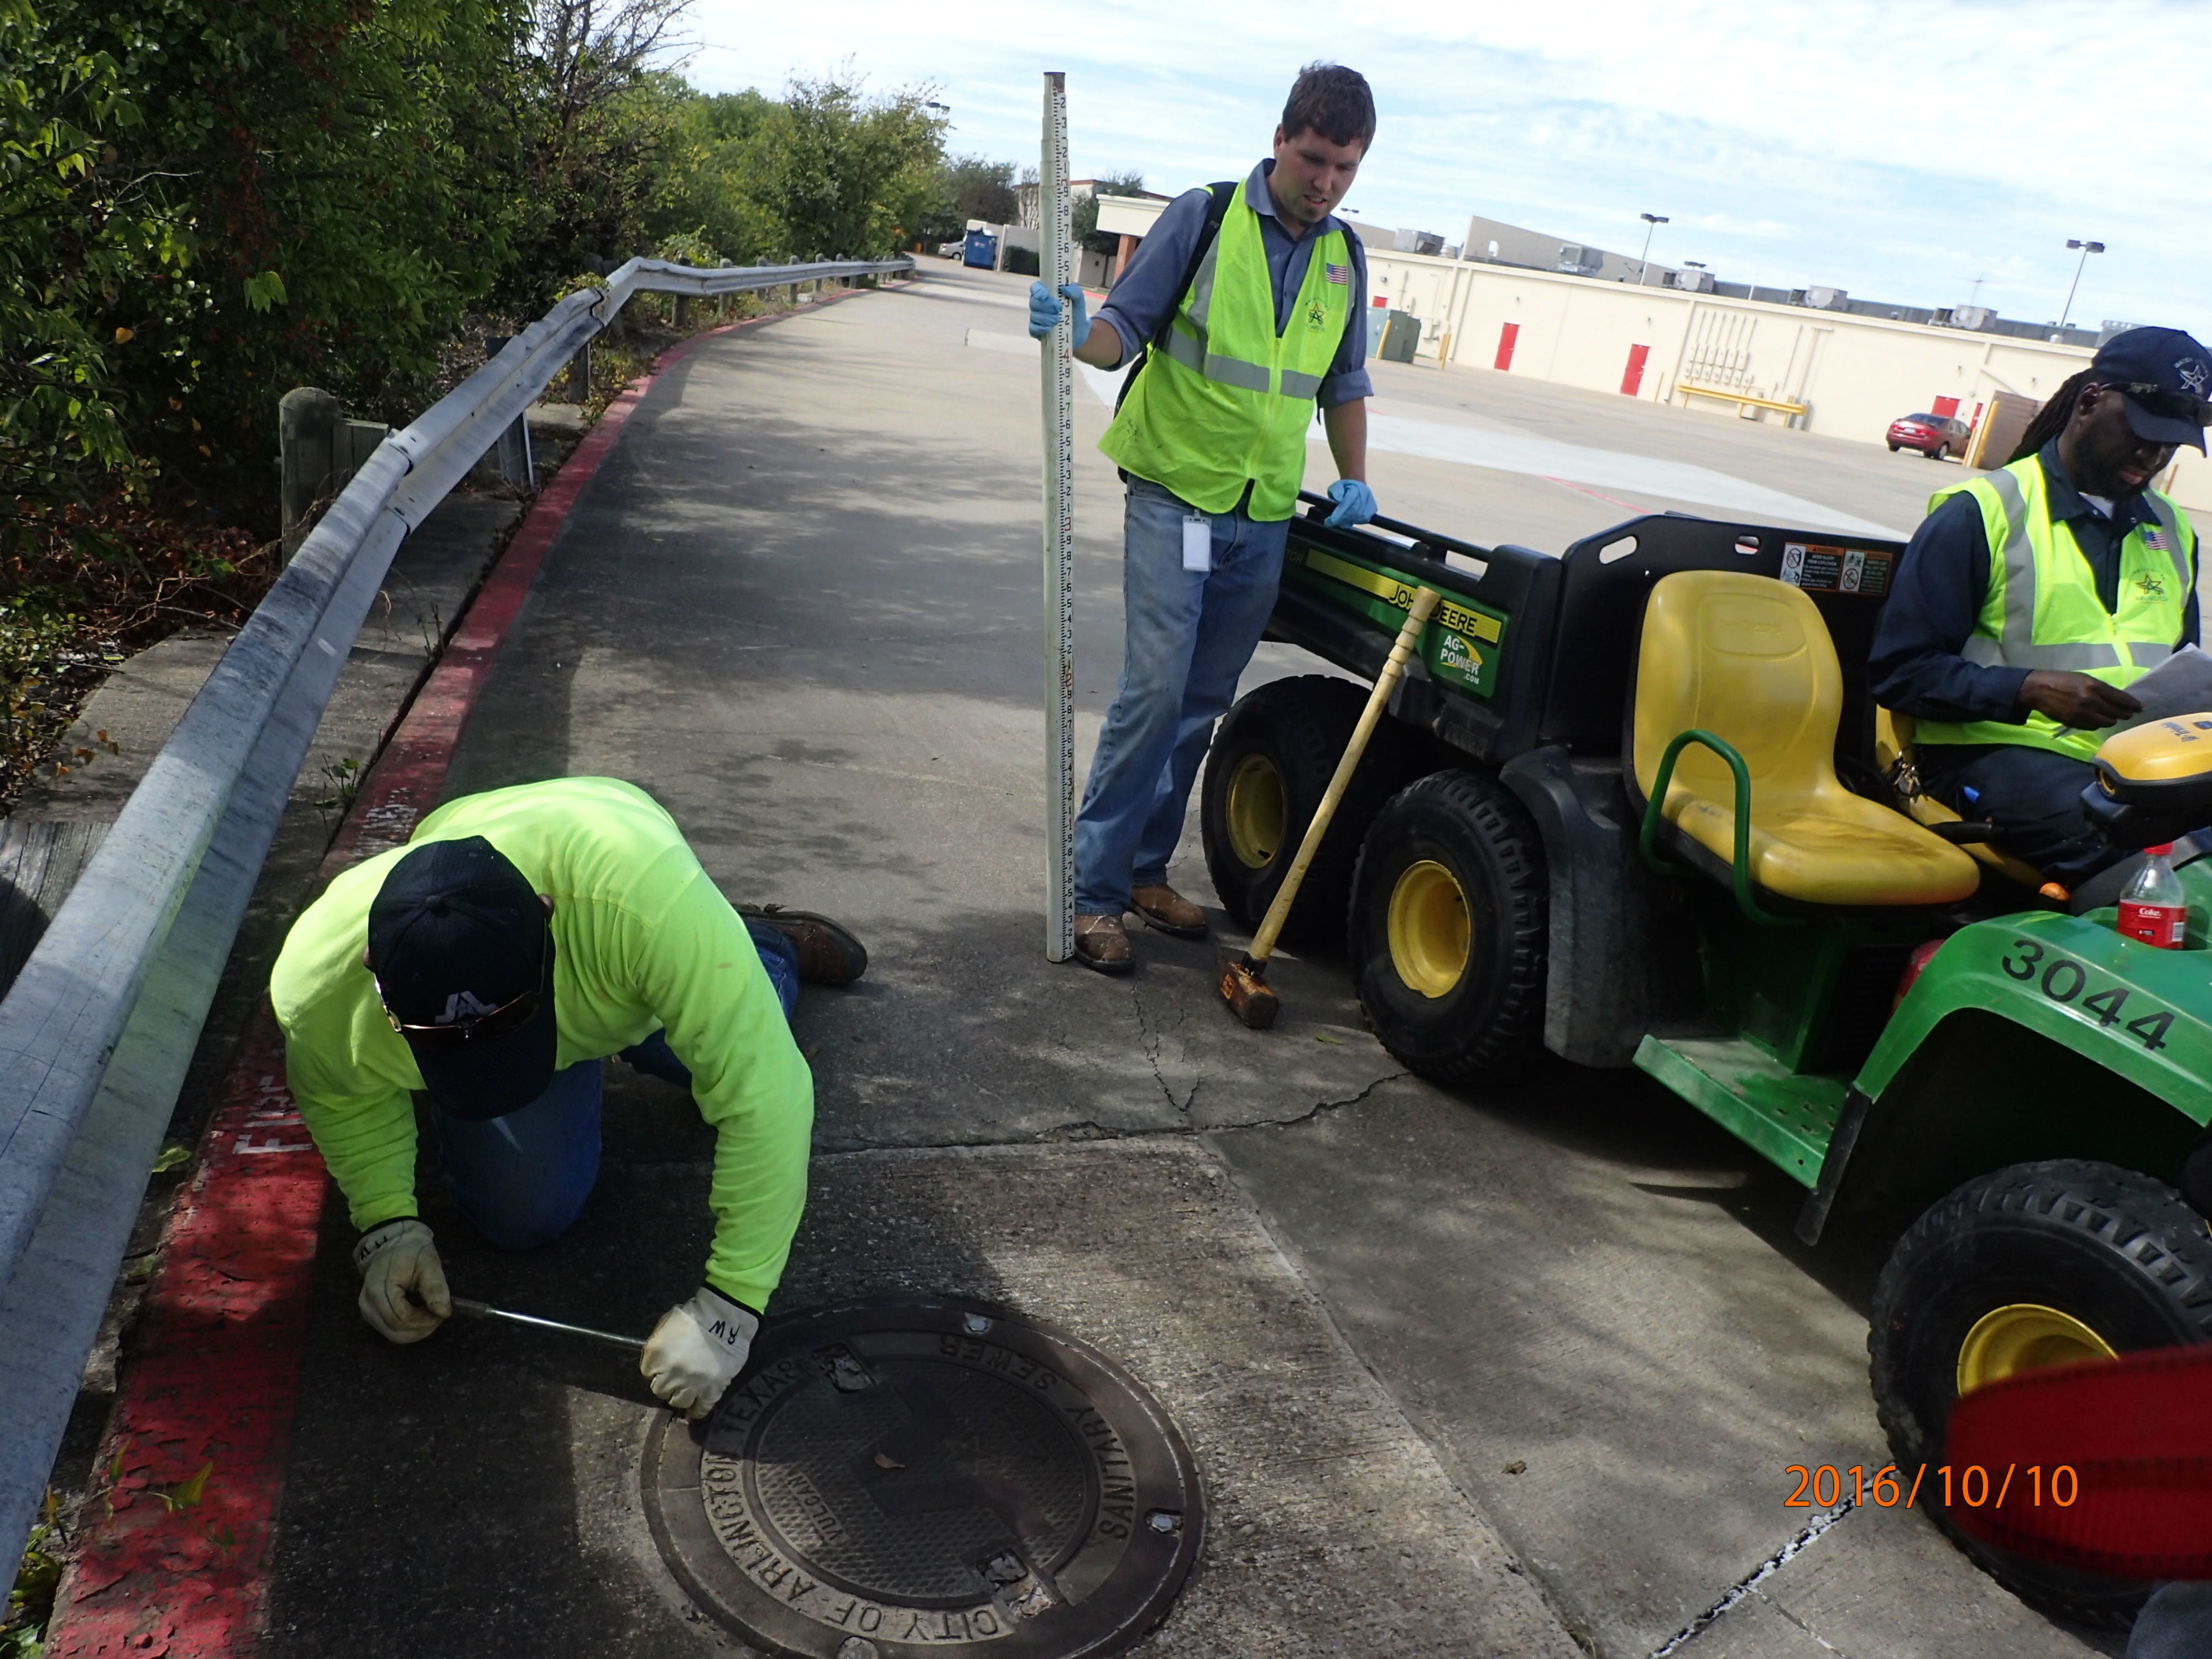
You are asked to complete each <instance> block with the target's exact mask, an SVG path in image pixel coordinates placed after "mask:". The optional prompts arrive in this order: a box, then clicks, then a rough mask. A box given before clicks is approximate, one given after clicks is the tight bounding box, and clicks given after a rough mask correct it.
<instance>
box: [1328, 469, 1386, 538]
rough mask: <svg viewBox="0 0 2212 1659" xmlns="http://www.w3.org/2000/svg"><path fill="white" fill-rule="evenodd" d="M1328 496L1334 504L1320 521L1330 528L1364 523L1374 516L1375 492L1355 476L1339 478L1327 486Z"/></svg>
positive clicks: (1341, 527)
mask: <svg viewBox="0 0 2212 1659" xmlns="http://www.w3.org/2000/svg"><path fill="white" fill-rule="evenodd" d="M1328 498H1329V500H1331V501H1334V502H1335V503H1336V506H1335V507H1334V510H1333V511H1332V512H1331V513H1329V515H1328V517H1327V518H1326V519H1323V520H1322V523H1323V524H1325V525H1327V526H1328V527H1329V528H1330V529H1331V530H1343V529H1346V528H1347V527H1348V526H1352V525H1355V524H1365V523H1366V522H1367V521H1368V520H1370V519H1371V518H1373V517H1374V516H1375V492H1374V491H1373V490H1371V489H1369V488H1368V487H1367V486H1366V485H1365V484H1364V483H1360V482H1359V480H1358V479H1357V478H1339V479H1338V480H1337V481H1336V482H1335V483H1333V484H1331V485H1330V486H1329V487H1328Z"/></svg>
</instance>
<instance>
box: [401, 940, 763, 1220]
mask: <svg viewBox="0 0 2212 1659" xmlns="http://www.w3.org/2000/svg"><path fill="white" fill-rule="evenodd" d="M745 930H746V932H748V933H750V934H751V935H752V939H753V945H754V948H755V949H757V951H759V952H760V959H761V966H762V967H763V968H765V969H768V976H769V983H770V984H772V985H774V986H775V994H776V1000H778V1001H780V1002H781V1003H782V1004H783V1013H784V1018H787V1019H788V1018H791V1011H792V1010H793V1008H794V1007H795V1006H798V1002H799V947H798V946H797V945H793V943H792V942H791V941H790V940H789V939H786V938H785V937H784V936H783V935H782V934H781V933H778V932H777V931H776V930H775V928H773V927H769V926H768V925H767V924H766V923H764V922H757V921H751V920H750V919H748V920H747V921H746V922H745ZM617 1058H618V1059H620V1060H623V1061H625V1062H627V1063H628V1064H629V1066H630V1067H631V1069H633V1070H635V1071H640V1072H642V1073H645V1074H646V1075H647V1077H657V1078H659V1079H661V1080H662V1081H663V1082H665V1083H673V1084H674V1085H676V1086H677V1087H678V1088H679V1089H688V1088H690V1086H691V1073H690V1072H689V1071H687V1070H685V1069H684V1062H683V1061H682V1060H678V1059H677V1058H676V1053H675V1051H674V1050H673V1049H671V1048H670V1047H669V1046H668V1034H667V1033H666V1032H665V1031H655V1032H654V1033H653V1035H652V1036H649V1037H647V1038H646V1040H645V1041H644V1042H641V1043H639V1044H638V1045H637V1046H636V1047H635V1048H625V1049H623V1051H622V1053H621V1054H619V1055H617ZM438 1139H439V1161H440V1162H441V1164H442V1165H443V1166H444V1169H445V1173H446V1191H447V1194H448V1195H449V1196H450V1197H451V1198H452V1199H453V1202H454V1203H455V1204H456V1205H458V1206H459V1208H460V1212H461V1213H462V1214H463V1215H465V1216H466V1217H468V1218H469V1219H470V1221H471V1222H472V1223H474V1224H475V1225H476V1229H477V1231H478V1232H480V1233H482V1234H483V1236H484V1237H486V1238H488V1239H489V1240H490V1241H491V1242H492V1243H495V1244H496V1245H498V1246H499V1247H500V1248H501V1249H506V1250H528V1249H536V1248H537V1247H538V1245H540V1244H544V1243H550V1242H551V1241H552V1240H553V1239H556V1238H557V1237H560V1236H561V1235H562V1233H564V1232H566V1231H568V1227H569V1225H570V1224H571V1223H573V1222H574V1220H575V1218H577V1217H578V1216H579V1215H580V1214H582V1213H583V1209H584V1200H586V1199H587V1198H589V1197H590V1196H591V1195H592V1187H593V1186H595V1185H596V1184H597V1183H598V1182H599V1061H598V1060H578V1061H577V1062H576V1063H575V1064H574V1066H564V1067H562V1069H561V1070H560V1071H558V1072H556V1073H554V1074H553V1081H552V1082H551V1083H550V1085H547V1086H546V1090H545V1092H544V1094H542V1095H540V1096H538V1098H537V1099H535V1100H533V1101H532V1102H531V1103H530V1104H528V1105H527V1106H525V1107H522V1108H520V1109H517V1110H515V1111H512V1112H509V1113H508V1114H507V1115H506V1116H505V1117H492V1118H473V1119H472V1118H462V1117H455V1116H454V1115H453V1114H451V1113H450V1112H442V1111H441V1112H440V1113H439V1114H438Z"/></svg>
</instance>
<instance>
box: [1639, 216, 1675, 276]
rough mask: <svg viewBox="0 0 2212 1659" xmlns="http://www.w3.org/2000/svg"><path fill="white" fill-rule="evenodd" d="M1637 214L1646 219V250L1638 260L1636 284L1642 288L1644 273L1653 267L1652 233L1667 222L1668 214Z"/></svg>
mask: <svg viewBox="0 0 2212 1659" xmlns="http://www.w3.org/2000/svg"><path fill="white" fill-rule="evenodd" d="M1637 217H1638V218H1639V219H1641V220H1643V221H1644V252H1643V256H1642V257H1641V258H1638V260H1637V262H1636V286H1637V287H1638V288H1642V287H1643V286H1644V272H1645V271H1647V270H1650V267H1651V233H1652V232H1653V231H1655V230H1656V229H1658V228H1659V227H1660V226H1662V225H1663V224H1665V223H1666V222H1667V216H1666V215H1665V214H1663V213H1639V214H1638V215H1637Z"/></svg>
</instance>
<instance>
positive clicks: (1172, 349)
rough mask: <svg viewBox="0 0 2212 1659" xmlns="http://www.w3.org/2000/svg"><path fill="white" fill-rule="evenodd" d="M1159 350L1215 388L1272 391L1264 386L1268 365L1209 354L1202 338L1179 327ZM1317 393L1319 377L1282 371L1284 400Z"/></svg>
mask: <svg viewBox="0 0 2212 1659" xmlns="http://www.w3.org/2000/svg"><path fill="white" fill-rule="evenodd" d="M1160 349H1162V350H1164V351H1165V352H1166V353H1167V354H1168V356H1170V357H1172V358H1174V359H1175V360H1176V362H1179V363H1181V364H1182V366H1183V367H1184V368H1187V369H1189V370H1190V371H1192V372H1193V373H1194V374H1203V375H1204V376H1205V377H1206V379H1207V380H1212V381H1214V382H1216V383H1217V384H1218V385H1221V386H1236V387H1237V388H1238V389H1240V390H1242V391H1245V392H1266V391H1268V390H1270V389H1271V388H1270V387H1269V386H1268V385H1267V364H1265V363H1248V362H1245V361H1244V360H1243V358H1242V357H1225V356H1222V355H1221V354H1220V353H1219V352H1218V351H1209V350H1207V349H1206V342H1205V340H1204V339H1203V338H1202V337H1196V336H1194V335H1191V334H1189V333H1188V332H1186V331H1184V330H1183V329H1182V328H1181V327H1180V326H1177V327H1173V328H1170V329H1169V330H1168V337H1167V338H1166V340H1165V341H1164V342H1163V343H1162V344H1161V347H1160ZM1320 391H1321V377H1320V376H1319V375H1317V374H1294V373H1292V372H1291V370H1289V369H1287V368H1286V369H1285V370H1284V371H1283V392H1282V395H1283V396H1284V397H1285V398H1312V397H1314V396H1316V394H1317V393H1318V392H1320Z"/></svg>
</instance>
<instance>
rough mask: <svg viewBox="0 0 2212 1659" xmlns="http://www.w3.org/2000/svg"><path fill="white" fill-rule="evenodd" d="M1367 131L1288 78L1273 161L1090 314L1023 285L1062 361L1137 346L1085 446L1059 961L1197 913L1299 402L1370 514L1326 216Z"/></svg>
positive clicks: (1346, 330)
mask: <svg viewBox="0 0 2212 1659" xmlns="http://www.w3.org/2000/svg"><path fill="white" fill-rule="evenodd" d="M1374 137H1375V100H1374V98H1373V96H1372V95H1371V94H1370V93H1369V91H1368V88H1367V82H1366V81H1365V80H1364V78H1362V77H1361V76H1358V75H1357V74H1355V73H1354V72H1353V71H1352V70H1348V69H1345V68H1342V67H1340V65H1337V64H1309V65H1308V66H1307V67H1306V68H1305V69H1304V70H1302V71H1300V73H1299V75H1298V78H1297V83H1296V84H1295V85H1294V86H1292V87H1291V95H1290V100H1289V101H1288V102H1287V103H1285V105H1284V106H1283V120H1282V125H1280V126H1279V127H1277V128H1276V129H1275V153H1274V155H1273V159H1272V160H1269V161H1262V162H1261V163H1260V165H1259V166H1258V167H1255V168H1253V169H1252V172H1251V173H1250V175H1249V177H1247V178H1246V179H1245V180H1244V181H1243V183H1242V184H1240V185H1235V186H1234V187H1233V189H1232V188H1231V186H1228V185H1215V186H1213V187H1212V189H1211V190H1194V191H1187V192H1185V193H1184V194H1183V195H1182V196H1180V197H1177V198H1176V200H1175V201H1174V202H1172V203H1170V204H1169V205H1168V207H1167V209H1166V210H1165V211H1164V212H1163V213H1162V214H1161V215H1160V218H1159V222H1158V225H1157V226H1156V227H1155V228H1153V230H1152V234H1150V235H1149V236H1147V237H1146V238H1145V240H1144V245H1143V246H1142V247H1141V248H1139V250H1138V252H1137V255H1136V257H1135V258H1133V259H1132V260H1131V261H1130V264H1129V267H1128V269H1127V270H1126V271H1125V272H1124V273H1123V274H1122V276H1121V280H1120V281H1119V282H1118V283H1115V288H1114V295H1113V298H1112V299H1110V300H1109V301H1107V302H1106V303H1105V304H1104V305H1103V306H1102V307H1100V308H1099V313H1098V318H1097V322H1098V323H1099V324H1100V325H1103V326H1094V325H1092V323H1091V320H1090V319H1087V318H1086V317H1085V314H1084V302H1083V290H1082V289H1079V288H1078V287H1076V286H1074V285H1073V284H1070V285H1068V286H1067V287H1065V288H1063V289H1060V297H1055V296H1054V295H1053V294H1051V293H1050V292H1049V291H1048V289H1046V288H1045V286H1044V284H1043V283H1035V284H1033V285H1032V286H1031V288H1030V333H1031V334H1033V335H1035V336H1036V337H1038V338H1040V339H1042V337H1044V336H1045V335H1046V334H1048V333H1049V332H1050V331H1051V330H1052V328H1053V325H1054V324H1055V323H1057V322H1058V321H1059V320H1060V314H1061V309H1062V307H1061V303H1060V301H1061V298H1065V299H1066V301H1067V303H1068V305H1069V306H1071V307H1073V311H1074V327H1073V338H1074V341H1075V348H1074V349H1075V355H1076V356H1078V357H1079V358H1080V359H1082V360H1083V361H1084V362H1086V363H1091V364H1094V365H1096V366H1097V367H1098V368H1118V367H1119V366H1120V365H1121V364H1122V363H1124V362H1127V361H1128V360H1129V359H1130V357H1131V356H1133V355H1135V354H1136V353H1137V352H1138V351H1139V350H1143V349H1146V347H1147V346H1149V348H1150V349H1149V350H1146V355H1145V357H1144V359H1143V361H1142V362H1140V363H1139V365H1138V367H1137V368H1135V369H1133V370H1132V371H1131V373H1132V374H1133V377H1134V378H1133V380H1132V382H1131V383H1130V385H1129V386H1128V387H1127V395H1126V396H1125V398H1124V399H1123V401H1122V404H1121V409H1120V410H1119V411H1118V412H1117V413H1116V414H1115V416H1114V422H1113V424H1112V425H1111V426H1109V428H1107V430H1106V435H1105V437H1104V438H1103V440H1102V441H1100V443H1099V446H1098V447H1100V448H1101V449H1103V450H1104V451H1105V452H1106V453H1107V454H1108V455H1109V456H1110V457H1111V458H1112V459H1114V460H1115V462H1117V463H1118V464H1119V465H1120V466H1121V477H1123V479H1124V480H1126V481H1127V485H1128V499H1127V511H1126V516H1125V520H1124V530H1123V548H1124V553H1123V562H1122V574H1121V592H1122V605H1123V610H1124V613H1125V617H1126V642H1125V645H1124V647H1123V653H1122V660H1121V686H1120V689H1119V690H1118V691H1117V692H1116V694H1115V699H1114V706H1113V707H1112V708H1110V709H1109V710H1108V711H1107V714H1106V724H1105V728H1104V730H1103V731H1102V732H1100V733H1099V735H1098V747H1097V751H1096V753H1095V754H1094V755H1093V756H1092V757H1091V781H1090V782H1089V784H1088V785H1087V786H1086V787H1085V789H1084V792H1083V805H1082V810H1081V811H1080V812H1079V815H1078V817H1077V819H1076V826H1075V867H1076V899H1075V908H1076V918H1075V955H1076V960H1077V961H1079V962H1080V963H1083V964H1084V965H1085V967H1088V968H1094V969H1097V970H1098V971H1099V972H1100V973H1105V974H1126V973H1127V972H1128V971H1129V970H1130V969H1132V968H1133V967H1134V966H1135V965H1136V964H1135V957H1134V955H1133V952H1132V951H1131V949H1130V945H1129V938H1128V935H1127V933H1124V932H1123V931H1122V923H1121V915H1122V912H1123V911H1124V910H1125V909H1128V908H1134V909H1135V910H1136V911H1137V913H1138V914H1139V915H1141V916H1142V917H1144V919H1145V921H1146V923H1147V924H1148V925H1150V926H1152V927H1157V928H1158V929H1160V930H1161V931H1162V932H1163V933H1172V934H1174V935H1176V937H1178V938H1182V939H1203V938H1204V937H1205V936H1206V913H1205V912H1204V911H1202V910H1200V908H1198V906H1197V905H1195V904H1194V903H1192V902H1190V901H1189V900H1188V899H1187V898H1185V897H1183V896H1182V894H1180V893H1178V892H1176V890H1175V889H1173V888H1172V887H1170V886H1169V885H1168V860H1169V859H1170V856H1172V855H1173V854H1174V852H1175V848H1176V842H1177V841H1178V840H1179V839H1180V838H1181V836H1182V820H1183V809H1184V806H1185V804H1186V803H1187V802H1188V800H1189V799H1190V788H1191V784H1192V782H1193V781H1194V779H1195V778H1196V777H1197V775H1198V766H1199V763H1200V761H1201V760H1203V759H1204V758H1205V756H1206V745H1207V744H1208V743H1209V742H1210V741H1211V740H1212V734H1213V723H1214V721H1215V720H1218V719H1219V718H1220V716H1221V714H1222V712H1223V711H1224V710H1225V709H1226V708H1228V707H1229V704H1230V701H1231V698H1233V697H1234V696H1236V694H1237V678H1238V676H1240V675H1241V674H1243V671H1244V665H1246V664H1247V663H1249V661H1250V660H1251V659H1252V649H1253V647H1255V646H1256V645H1257V644H1258V643H1259V642H1260V632H1261V629H1263V628H1264V627H1265V626H1266V625H1267V616H1268V613H1269V612H1270V611H1273V609H1274V605H1275V587H1276V583H1277V580H1278V579H1279V577H1280V575H1281V574H1282V568H1283V544H1284V542H1285V539H1286V538H1287V535H1288V532H1289V525H1290V518H1291V513H1293V512H1294V511H1296V510H1297V501H1298V489H1299V486H1300V485H1301V484H1302V483H1304V478H1305V470H1306V437H1307V433H1308V431H1309V429H1310V428H1311V427H1312V425H1313V421H1314V410H1315V407H1316V404H1318V405H1319V407H1320V409H1321V411H1322V426H1323V428H1325V429H1326V432H1327V434H1328V446H1329V450H1330V453H1332V454H1333V455H1334V458H1335V460H1336V470H1337V471H1338V473H1339V475H1340V477H1339V481H1338V482H1337V483H1334V484H1332V485H1330V486H1329V491H1328V493H1329V497H1330V499H1331V500H1332V501H1334V502H1335V507H1334V510H1333V511H1332V512H1331V513H1329V515H1328V522H1329V523H1330V524H1332V525H1355V524H1364V523H1365V522H1366V521H1367V520H1369V519H1370V518H1372V517H1373V516H1374V513H1375V497H1374V496H1373V495H1372V494H1370V491H1369V490H1368V488H1367V484H1366V472H1367V404H1366V399H1367V398H1368V397H1369V396H1370V394H1371V392H1372V390H1373V388H1372V387H1371V386H1370V383H1369V380H1368V377H1367V371H1366V368H1364V358H1365V356H1366V347H1367V335H1366V325H1365V324H1364V321H1363V320H1362V319H1363V317H1364V312H1365V306H1366V295H1367V264H1366V258H1365V255H1364V252H1363V251H1362V250H1361V247H1360V245H1359V239H1358V237H1357V236H1355V235H1354V234H1352V229H1351V228H1350V227H1349V226H1348V225H1346V223H1345V222H1344V221H1342V220H1340V219H1338V218H1336V217H1335V216H1334V209H1335V207H1336V204H1338V203H1339V202H1341V201H1342V200H1343V199H1344V194H1345V192H1346V191H1348V190H1350V189H1351V188H1352V179H1354V178H1355V177H1356V176H1357V175H1358V171H1359V164H1360V162H1361V161H1362V160H1364V158H1365V156H1366V154H1367V147H1368V145H1369V144H1370V143H1372V142H1373V141H1374Z"/></svg>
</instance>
